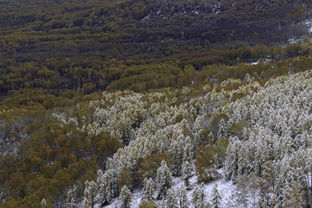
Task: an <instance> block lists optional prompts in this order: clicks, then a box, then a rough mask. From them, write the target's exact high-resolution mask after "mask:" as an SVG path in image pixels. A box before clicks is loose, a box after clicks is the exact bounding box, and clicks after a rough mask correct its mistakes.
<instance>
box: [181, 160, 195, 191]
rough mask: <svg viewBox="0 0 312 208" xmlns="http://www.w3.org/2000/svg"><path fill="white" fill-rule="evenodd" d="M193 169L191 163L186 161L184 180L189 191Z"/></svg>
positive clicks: (183, 172) (183, 173)
mask: <svg viewBox="0 0 312 208" xmlns="http://www.w3.org/2000/svg"><path fill="white" fill-rule="evenodd" d="M192 173H193V167H192V165H191V164H190V163H189V161H185V162H184V163H183V165H182V178H183V180H184V183H185V185H186V187H187V188H188V189H189V179H190V178H191V177H192Z"/></svg>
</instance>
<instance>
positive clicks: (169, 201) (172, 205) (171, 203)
mask: <svg viewBox="0 0 312 208" xmlns="http://www.w3.org/2000/svg"><path fill="white" fill-rule="evenodd" d="M165 208H179V206H178V196H177V193H176V191H175V190H174V189H172V188H170V189H168V191H167V194H166V199H165Z"/></svg>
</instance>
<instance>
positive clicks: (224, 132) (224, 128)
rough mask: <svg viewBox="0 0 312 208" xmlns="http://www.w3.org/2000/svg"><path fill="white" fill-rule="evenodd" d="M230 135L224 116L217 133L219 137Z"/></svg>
mask: <svg viewBox="0 0 312 208" xmlns="http://www.w3.org/2000/svg"><path fill="white" fill-rule="evenodd" d="M227 137H228V127H227V124H226V122H225V121H224V119H223V118H222V119H221V121H220V123H219V128H218V133H217V138H218V139H221V138H227Z"/></svg>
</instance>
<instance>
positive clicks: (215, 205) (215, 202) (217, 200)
mask: <svg viewBox="0 0 312 208" xmlns="http://www.w3.org/2000/svg"><path fill="white" fill-rule="evenodd" d="M210 204H211V207H212V208H221V196H220V193H219V191H218V185H217V184H216V185H215V186H214V187H213V190H212V197H211V203H210Z"/></svg>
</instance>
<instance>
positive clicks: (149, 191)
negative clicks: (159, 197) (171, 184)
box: [142, 178, 155, 201]
mask: <svg viewBox="0 0 312 208" xmlns="http://www.w3.org/2000/svg"><path fill="white" fill-rule="evenodd" d="M154 192H155V183H154V181H153V179H152V178H149V179H147V178H145V179H144V184H143V193H142V200H143V201H152V200H154Z"/></svg>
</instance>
